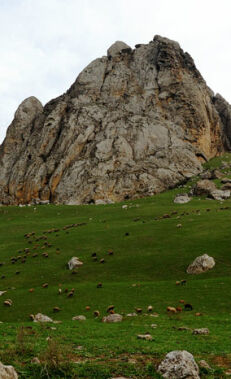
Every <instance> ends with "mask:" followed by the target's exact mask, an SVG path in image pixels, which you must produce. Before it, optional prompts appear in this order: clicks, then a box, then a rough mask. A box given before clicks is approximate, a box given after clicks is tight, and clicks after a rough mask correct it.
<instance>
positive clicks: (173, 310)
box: [167, 307, 177, 313]
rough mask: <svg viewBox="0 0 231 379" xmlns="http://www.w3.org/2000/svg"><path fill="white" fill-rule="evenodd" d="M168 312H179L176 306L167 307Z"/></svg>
mask: <svg viewBox="0 0 231 379" xmlns="http://www.w3.org/2000/svg"><path fill="white" fill-rule="evenodd" d="M167 312H168V313H177V310H176V308H175V307H167Z"/></svg>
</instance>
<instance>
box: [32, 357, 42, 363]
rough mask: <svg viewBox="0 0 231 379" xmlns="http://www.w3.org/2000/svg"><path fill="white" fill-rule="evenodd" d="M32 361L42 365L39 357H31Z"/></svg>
mask: <svg viewBox="0 0 231 379" xmlns="http://www.w3.org/2000/svg"><path fill="white" fill-rule="evenodd" d="M31 363H32V364H35V365H40V364H41V362H40V360H39V359H38V357H34V358H32V359H31Z"/></svg>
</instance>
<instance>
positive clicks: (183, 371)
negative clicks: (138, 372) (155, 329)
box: [158, 350, 200, 379]
mask: <svg viewBox="0 0 231 379" xmlns="http://www.w3.org/2000/svg"><path fill="white" fill-rule="evenodd" d="M158 372H159V373H160V374H162V376H163V378H169V379H180V378H182V379H200V377H199V368H198V366H197V364H196V362H195V360H194V358H193V356H192V354H190V353H188V352H187V351H185V350H183V351H178V350H175V351H171V352H170V353H168V354H167V355H166V357H165V359H164V360H163V361H162V362H161V364H160V365H159V367H158Z"/></svg>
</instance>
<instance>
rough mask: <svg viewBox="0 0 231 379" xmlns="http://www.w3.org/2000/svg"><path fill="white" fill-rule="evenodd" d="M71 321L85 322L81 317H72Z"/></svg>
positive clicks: (84, 318)
mask: <svg viewBox="0 0 231 379" xmlns="http://www.w3.org/2000/svg"><path fill="white" fill-rule="evenodd" d="M72 320H73V321H85V320H86V317H85V316H83V315H79V316H74V317H72Z"/></svg>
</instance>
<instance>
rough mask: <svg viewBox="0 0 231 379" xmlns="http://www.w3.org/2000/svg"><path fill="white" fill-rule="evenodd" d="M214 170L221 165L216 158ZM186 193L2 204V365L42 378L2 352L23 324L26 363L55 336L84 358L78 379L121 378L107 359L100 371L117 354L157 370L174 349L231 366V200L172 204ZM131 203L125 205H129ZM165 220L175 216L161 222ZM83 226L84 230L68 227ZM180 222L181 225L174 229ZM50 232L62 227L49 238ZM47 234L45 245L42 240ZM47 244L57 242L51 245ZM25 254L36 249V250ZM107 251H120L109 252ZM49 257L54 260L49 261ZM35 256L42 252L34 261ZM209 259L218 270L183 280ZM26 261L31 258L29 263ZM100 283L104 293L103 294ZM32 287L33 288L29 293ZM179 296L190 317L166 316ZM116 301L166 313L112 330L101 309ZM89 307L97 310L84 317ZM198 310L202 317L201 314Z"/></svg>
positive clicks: (123, 307) (125, 307)
mask: <svg viewBox="0 0 231 379" xmlns="http://www.w3.org/2000/svg"><path fill="white" fill-rule="evenodd" d="M212 164H215V166H217V165H218V164H217V162H216V161H215V163H213V162H212V163H210V165H212ZM227 174H229V173H228V172H227ZM187 190H188V186H186V187H185V188H178V189H175V190H171V191H168V192H165V193H163V194H160V195H157V196H154V197H151V198H146V199H141V200H136V201H127V202H124V203H120V204H113V205H100V206H95V205H84V206H55V205H48V206H31V207H22V208H20V207H1V208H0V262H2V263H4V264H3V265H2V266H1V267H0V290H1V291H3V290H6V291H7V293H6V294H4V295H3V296H2V297H0V321H3V322H4V323H3V324H0V333H1V341H2V348H0V359H3V360H4V363H5V362H6V361H7V362H6V363H15V364H16V366H17V367H18V370H19V371H20V370H21V371H20V372H21V374H22V377H36V375H37V377H38V372H37V371H36V370H37V368H35V367H34V368H30V367H29V366H28V367H29V368H28V370H29V371H25V373H24V374H23V372H24V371H23V369H22V368H21V366H20V364H21V363H20V359H19V357H18V358H17V357H16V358H15V356H14V357H10V355H9V354H8V355H7V354H6V353H4V352H6V351H8V350H9V349H11V348H12V346H13V343H14V342H15V338H16V333H17V328H18V327H19V326H20V325H27V326H28V325H33V330H34V333H35V335H34V334H33V335H32V336H27V337H26V338H27V339H28V343H29V344H31V346H32V351H31V352H30V353H28V355H25V356H24V358H23V360H24V361H26V363H27V364H28V362H29V361H30V359H31V357H33V356H35V355H37V354H40V353H41V352H42V351H43V350H44V349H46V346H47V341H46V339H45V337H47V336H48V335H51V336H52V338H54V339H57V341H59V344H60V345H61V346H64V345H65V346H66V345H68V346H69V347H71V349H72V354H74V355H75V359H77V358H78V359H83V357H84V359H86V357H87V359H88V363H87V365H86V364H85V366H83V365H79V366H78V367H79V368H78V370H79V371H78V370H77V371H78V375H79V376H76V377H86V378H87V377H89V378H97V377H100V378H104V377H105V378H109V377H111V375H112V374H113V373H118V374H122V373H124V372H125V371H124V370H125V368H124V366H123V365H122V363H121V361H119V363H118V362H117V363H116V365H115V364H114V363H113V364H112V363H111V364H110V365H109V366H110V367H112V369H109V366H108V364H107V363H105V362H104V363H105V364H104V365H103V364H102V363H101V365H100V366H97V364H96V363H95V360H96V359H100V358H101V359H103V360H104V359H105V360H106V361H108V360H109V358H111V357H114V358H115V357H117V358H116V359H117V360H118V359H119V358H118V357H120V356H121V355H123V354H128V353H129V354H138V355H139V354H142V355H144V354H145V356H147V357H149V358H148V359H150V362H151V365H154V362H153V361H152V359H153V357H157V358H158V357H161V356H162V355H163V354H164V353H166V352H168V351H170V350H173V349H186V350H189V351H190V352H192V353H193V354H195V355H196V357H206V358H207V359H208V360H210V362H213V359H215V358H214V357H216V356H217V355H219V356H225V357H226V359H227V360H228V361H227V362H230V361H229V359H230V357H229V355H230V353H231V340H230V336H231V291H230V289H231V247H230V246H231V245H230V240H231V237H230V225H231V201H230V200H228V201H225V202H223V203H222V204H221V203H220V202H218V201H213V200H207V199H203V198H201V199H200V198H194V199H193V200H192V201H191V202H189V203H188V204H184V205H177V204H174V202H173V199H174V197H175V195H176V194H177V193H180V192H185V191H187ZM124 204H126V205H127V209H123V208H122V205H124ZM164 214H169V215H170V218H162V216H163V215H164ZM76 223H77V224H81V223H84V225H79V226H74V227H70V228H68V229H66V226H67V225H72V224H76ZM179 223H180V224H182V227H181V228H178V227H177V224H179ZM53 228H55V229H59V231H56V232H51V233H48V230H51V229H53ZM31 232H35V235H34V236H32V237H31V238H29V239H27V238H25V237H24V235H25V234H27V233H31ZM126 234H129V235H126ZM42 236H43V237H44V236H45V237H47V239H40V237H42ZM45 242H47V243H48V244H51V246H50V247H48V246H47V245H44V243H45ZM25 249H29V250H30V251H29V254H27V253H26V252H25ZM57 249H59V250H57ZM108 250H113V252H114V254H113V255H112V256H109V255H108ZM44 252H47V253H48V255H49V257H48V258H44V257H43V256H42V253H44ZM93 252H96V253H97V257H98V261H93V259H92V256H91V255H92V253H93ZM35 253H37V256H36V257H33V255H34V254H35ZM204 253H207V254H209V255H211V256H213V257H214V258H215V261H216V266H215V268H214V269H213V270H211V271H210V272H207V273H204V274H201V275H197V276H193V275H188V274H186V268H187V266H188V265H189V264H190V263H191V262H192V261H193V260H194V259H195V257H197V256H198V255H202V254H204ZM24 255H25V257H26V258H25V260H26V261H25V263H22V259H23V256H24ZM18 256H21V259H18V260H17V261H16V262H15V263H14V264H12V262H11V258H12V257H18ZM72 256H77V257H79V258H80V259H81V260H82V261H83V263H84V264H83V266H82V267H80V268H79V269H78V272H77V273H76V274H75V275H74V274H72V273H71V271H69V270H68V269H67V267H66V264H67V262H68V260H69V259H70V258H71V257H72ZM101 258H104V259H105V263H104V264H101V263H100V262H99V261H100V259H101ZM18 271H19V272H20V273H19V274H16V272H18ZM182 279H187V284H186V285H185V286H176V284H175V282H176V281H177V280H182ZM99 282H102V285H103V286H102V288H97V283H99ZM43 283H48V288H42V284H43ZM30 288H33V289H34V292H32V293H31V292H29V289H30ZM58 288H62V289H63V290H64V289H66V288H67V289H69V290H70V289H71V288H75V294H74V296H73V297H72V298H67V295H66V294H65V293H62V294H61V295H58ZM9 298H10V299H12V301H13V305H12V306H11V307H6V306H5V305H4V304H3V302H4V300H6V299H9ZM180 299H184V300H185V301H186V302H189V303H191V304H192V305H193V311H192V312H185V311H184V312H182V313H181V314H178V315H176V316H171V317H170V316H169V315H167V314H166V307H167V306H169V305H170V306H179V305H180V304H179V300H180ZM110 304H114V305H115V310H116V311H117V312H118V313H122V314H126V313H128V312H133V311H134V308H135V307H141V308H143V313H145V312H146V308H147V306H148V305H152V306H153V310H154V311H155V312H157V313H158V314H159V317H157V318H154V317H150V316H145V315H141V316H138V317H137V318H130V319H129V318H125V320H124V321H123V323H122V324H115V325H111V324H109V325H105V324H102V323H101V322H100V320H99V319H96V320H95V319H94V318H93V311H94V310H96V309H97V310H99V311H100V313H101V316H103V315H105V314H106V308H107V306H108V305H110ZM57 306H58V307H60V308H61V311H60V312H59V313H54V312H53V307H57ZM86 306H90V307H91V310H90V311H86V309H85V307H86ZM37 312H42V313H44V314H46V315H49V316H51V317H52V318H53V319H56V320H62V321H63V323H62V324H59V325H57V326H56V329H55V330H54V331H51V330H47V329H46V327H44V326H39V325H35V324H32V323H31V322H30V321H29V315H30V314H31V313H32V314H35V313H37ZM196 312H200V313H202V314H203V315H202V316H200V317H196V316H195V313H196ZM78 314H83V315H85V316H86V317H87V321H85V322H83V323H78V322H74V321H71V318H72V317H73V316H75V315H78ZM152 323H157V325H158V327H157V328H156V329H155V330H154V329H151V327H150V325H151V324H152ZM179 326H187V327H189V328H196V327H197V328H200V327H209V329H210V335H209V336H193V335H192V333H191V332H190V331H183V332H179V331H178V330H177V329H176V328H178V327H179ZM146 331H149V332H150V333H151V334H152V335H153V337H154V340H153V341H152V342H148V341H141V340H138V339H137V338H136V335H137V334H139V333H144V332H146ZM35 337H36V338H35ZM57 343H58V342H57ZM77 345H81V346H83V351H78V350H76V346H77ZM7 349H8V350H7ZM76 357H77V358H76ZM150 357H152V358H150ZM122 362H123V360H122ZM148 362H149V361H148ZM146 363H147V362H146ZM146 363H145V364H146ZM227 364H229V363H227ZM92 365H93V366H92ZM120 365H122V366H121V367H120ZM147 365H149V363H147V364H146V366H145V365H144V364H143V363H142V365H141V366H142V367H143V368H142V370H144V371H142V370H141V368H140V369H139V370H140V371H139V372H140V373H141V374H139V373H137V372H135V371H134V365H133V366H131V370H130V371H129V372H128V374H129V375H133V377H143V378H145V377H147V378H148V377H155V375H156V374H155V373H154V371H153V369H152V368H150V367H152V366H150V367H149V366H147ZM96 366H97V368H96ZM141 366H140V367H141ZM226 366H227V365H226ZM26 367H27V366H26ZM92 367H93V368H92ZM99 367H101V368H100V370H101V371H99ZM102 367H104V369H102ZM153 367H154V366H153ZM224 367H225V366H224ZM30 370H31V371H30ZM33 370H34V371H33ZM81 370H82V371H81ZM102 370H103V371H102ZM113 370H114V371H113ZM133 371H134V372H133ZM28 372H30V374H28ZM33 372H34V374H33ZM99 372H100V373H99ZM81 373H82V374H81ZM98 374H99V376H97V375H98ZM23 375H24V376H23ZM28 375H31V376H28ZM33 375H35V376H33ZM39 375H41V372H40V374H39ZM58 375H59V374H55V376H54V377H59V376H58ZM60 375H61V374H60ZM76 375H77V374H76ZM81 375H82V376H81ZM84 375H85V376H84ZM139 375H141V376H139ZM222 375H223V374H220V376H217V377H223V376H222ZM61 376H62V375H61ZM41 377H42V375H41ZM44 377H46V376H44ZM70 377H74V376H70ZM211 377H213V376H211Z"/></svg>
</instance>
